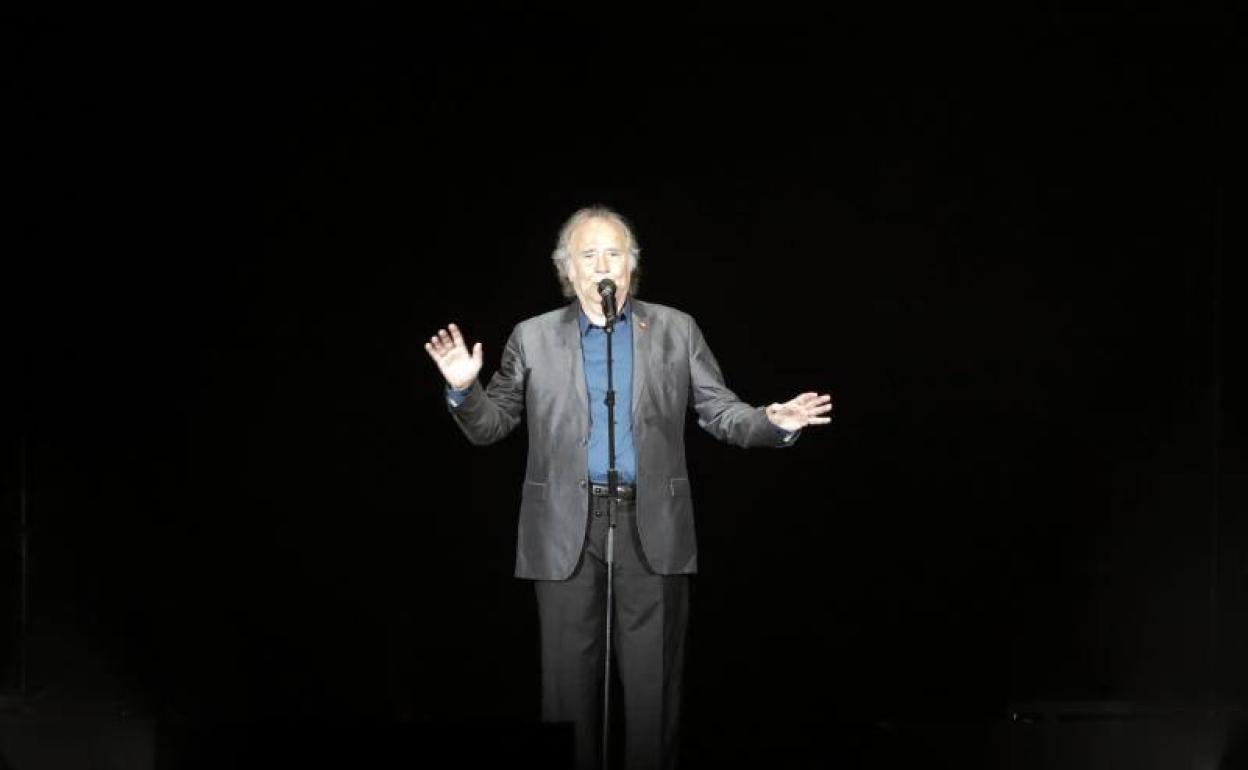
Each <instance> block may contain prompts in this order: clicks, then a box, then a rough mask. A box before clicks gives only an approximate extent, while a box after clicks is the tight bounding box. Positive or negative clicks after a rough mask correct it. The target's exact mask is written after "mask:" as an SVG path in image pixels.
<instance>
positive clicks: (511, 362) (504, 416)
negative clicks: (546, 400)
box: [450, 327, 528, 445]
mask: <svg viewBox="0 0 1248 770" xmlns="http://www.w3.org/2000/svg"><path fill="white" fill-rule="evenodd" d="M527 378H528V368H527V367H526V366H525V363H524V346H523V344H522V342H521V333H520V328H519V327H516V328H515V329H513V330H512V332H511V336H510V337H509V338H508V339H507V345H506V346H505V347H504V348H503V359H502V362H501V363H500V364H499V367H498V371H496V372H494V376H493V377H491V378H490V384H489V385H488V386H486V387H485V388H482V387H481V383H480V382H474V383H473V384H472V385H471V386H470V387H469V388H468V392H467V394H466V396H465V398H464V401H463V403H462V404H460V405H459V406H457V407H455V406H453V407H451V408H450V411H451V416H452V417H453V418H454V419H455V424H457V425H458V426H459V428H460V430H462V431H463V432H464V435H465V436H467V437H468V440H469V441H470V442H472V443H473V444H477V445H482V444H493V443H494V442H496V441H499V440H501V439H503V438H505V437H506V436H507V434H509V433H511V431H512V430H513V429H514V428H515V427H516V426H517V425H518V424H520V418H521V416H522V415H523V413H524V387H525V381H526V380H527Z"/></svg>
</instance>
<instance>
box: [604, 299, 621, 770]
mask: <svg viewBox="0 0 1248 770" xmlns="http://www.w3.org/2000/svg"><path fill="white" fill-rule="evenodd" d="M602 309H603V316H604V317H605V321H606V324H605V326H604V327H603V328H604V330H605V331H606V333H607V397H606V405H607V607H606V611H607V623H606V644H605V645H604V646H605V648H606V656H605V665H604V666H603V675H602V770H608V768H609V767H610V764H611V763H610V738H611V654H612V653H611V638H612V635H613V634H612V617H613V615H614V614H615V596H614V591H615V518H616V506H617V504H618V502H619V484H620V472H619V470H618V469H617V468H616V467H615V380H614V377H615V374H614V371H613V369H614V367H615V361H614V359H613V358H612V354H611V340H612V335H613V334H614V333H615V321H616V310H615V294H614V293H607V294H604V296H603V298H602Z"/></svg>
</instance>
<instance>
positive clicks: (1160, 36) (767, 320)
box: [0, 4, 1248, 770]
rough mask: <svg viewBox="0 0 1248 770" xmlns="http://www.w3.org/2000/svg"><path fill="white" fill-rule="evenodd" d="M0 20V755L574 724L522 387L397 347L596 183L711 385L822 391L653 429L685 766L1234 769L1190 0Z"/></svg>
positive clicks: (1225, 400) (1198, 57) (769, 398)
mask: <svg viewBox="0 0 1248 770" xmlns="http://www.w3.org/2000/svg"><path fill="white" fill-rule="evenodd" d="M704 11H705V9H704ZM955 16H956V15H955ZM10 21H11V22H12V23H11V24H8V25H5V26H6V31H5V32H4V36H5V46H4V48H5V49H6V50H7V51H9V65H10V66H9V70H10V76H9V78H8V86H9V87H8V89H7V93H8V102H9V111H8V114H9V116H10V117H9V120H8V124H9V127H10V131H12V132H15V134H14V135H15V136H16V137H17V139H16V141H14V142H13V143H12V144H11V153H10V156H11V164H10V165H11V167H12V170H11V171H10V172H9V173H8V174H6V177H7V180H8V182H9V187H10V199H11V200H12V201H13V204H14V209H13V210H12V212H11V216H12V219H11V222H12V227H11V228H10V231H11V232H13V233H15V235H16V238H15V241H16V243H15V245H14V246H13V247H11V248H10V249H8V250H7V253H8V255H9V259H7V260H6V263H7V264H6V280H5V281H4V287H5V290H6V301H5V302H4V303H3V304H4V307H5V312H6V323H5V329H6V331H7V332H8V333H9V335H10V337H9V339H10V345H9V346H8V348H7V349H8V350H9V351H10V352H9V354H8V356H7V358H8V361H9V366H7V367H6V368H5V371H6V372H7V373H8V376H7V377H6V378H5V379H6V382H8V383H10V384H12V387H11V388H6V391H8V394H9V395H8V397H7V398H6V399H5V404H6V410H5V418H4V421H3V425H4V442H5V443H4V446H3V451H4V456H3V462H2V463H0V466H2V469H0V473H2V474H3V500H2V502H3V511H2V513H3V516H2V517H0V522H3V532H0V548H2V549H3V550H0V553H2V554H3V555H2V556H0V566H3V570H4V574H3V580H2V581H0V589H2V591H0V619H2V620H3V621H4V627H3V632H4V633H3V634H2V635H0V686H2V687H3V710H2V711H0V768H6V769H9V768H11V770H27V768H56V769H57V770H60V768H65V769H66V770H71V769H73V768H123V767H125V768H130V767H133V768H157V769H159V770H164V769H165V768H184V767H186V768H199V767H204V768H207V767H212V768H227V767H246V768H252V767H266V768H273V767H283V766H291V767H295V766H327V767H328V766H335V767H473V766H479V765H485V764H496V763H497V764H501V763H504V762H505V763H507V764H508V765H512V766H515V765H519V766H529V765H538V766H542V767H547V768H558V767H561V766H564V764H566V761H567V757H568V739H569V736H568V734H567V733H565V731H563V730H562V729H560V728H559V727H558V726H548V725H542V724H541V723H540V722H539V694H540V686H539V684H540V681H539V671H538V627H537V616H536V611H535V600H534V591H533V587H532V585H531V584H529V583H528V582H525V581H521V580H517V579H515V578H514V577H512V567H513V564H514V558H515V549H516V531H517V512H518V509H519V505H520V499H521V487H522V483H523V481H524V479H525V457H526V454H525V452H526V441H525V436H524V433H525V426H524V425H522V426H521V427H520V428H519V429H517V431H516V433H515V434H514V435H512V436H510V437H509V438H508V439H507V440H505V441H503V442H501V443H499V444H495V445H492V446H489V447H475V446H471V445H470V444H469V443H468V441H466V440H465V438H464V436H463V434H462V433H461V432H460V431H459V430H458V429H457V428H456V427H455V425H454V424H453V422H452V420H451V418H450V416H449V415H448V414H447V408H446V405H445V404H444V401H443V398H442V388H443V380H442V378H441V376H440V375H439V373H438V371H437V369H436V368H435V366H434V365H433V364H432V363H431V361H430V360H429V357H428V356H427V355H426V353H425V351H424V350H423V349H422V344H423V343H424V342H425V341H426V340H428V338H429V335H430V334H432V333H434V332H435V331H436V330H437V329H438V328H439V327H441V326H444V325H445V324H446V323H447V322H452V321H453V322H456V323H458V324H459V325H460V326H461V327H462V328H463V329H464V331H465V334H466V335H467V336H468V337H469V338H470V340H472V341H479V342H481V343H482V344H483V346H484V356H485V367H484V370H483V372H482V374H483V376H484V377H485V378H488V377H489V375H490V374H492V373H493V371H494V370H495V368H496V367H497V366H498V365H499V356H500V354H501V352H502V349H503V344H504V342H505V341H506V340H507V337H508V334H509V333H510V331H511V329H512V327H513V326H514V325H515V324H516V323H518V322H519V321H521V320H523V319H525V318H528V317H530V316H533V315H536V314H538V313H542V312H545V311H547V310H550V309H553V308H555V307H557V306H559V305H561V304H563V303H564V302H565V300H563V299H562V297H561V296H560V293H559V286H558V284H557V282H556V279H555V275H554V272H553V270H552V267H551V262H550V253H551V250H552V248H553V247H554V245H555V237H556V232H557V230H558V228H559V226H560V224H561V223H562V222H563V221H564V219H565V218H566V217H567V216H568V215H569V214H570V213H571V212H572V211H573V210H575V209H577V208H578V207H580V206H584V205H588V204H593V203H603V204H606V205H609V206H611V207H613V208H616V209H618V210H619V211H620V212H622V213H623V214H624V215H625V216H627V217H629V218H630V219H631V220H632V223H633V225H634V226H635V229H636V232H637V235H638V237H639V240H640V245H641V248H642V257H641V270H642V274H643V275H644V280H643V281H642V285H641V290H640V292H639V295H638V299H641V300H648V301H652V302H658V303H664V304H670V305H673V306H675V307H678V308H680V309H682V310H684V311H687V312H689V313H691V314H692V315H693V316H694V317H695V318H697V319H698V323H699V325H700V326H701V329H702V330H703V331H704V332H705V335H706V339H707V341H708V342H709V344H710V345H711V346H712V347H713V349H714V352H715V356H716V357H717V358H718V360H719V363H720V364H721V365H722V367H723V370H724V374H725V376H726V378H727V382H728V384H729V386H731V388H732V389H733V390H734V391H736V393H737V394H739V395H740V396H741V398H743V399H744V400H746V401H748V402H750V403H752V404H767V403H770V402H773V401H784V400H787V399H789V398H791V397H793V396H795V395H796V394H798V393H800V392H802V391H805V390H818V391H820V392H829V391H830V392H832V393H833V394H834V398H835V404H836V409H835V417H834V419H833V421H832V424H831V425H829V426H826V427H821V428H819V429H814V428H808V429H807V430H806V431H804V432H803V435H802V436H801V438H800V439H799V440H798V441H797V443H796V445H795V446H793V447H792V448H787V449H783V450H779V451H773V450H769V449H753V450H742V449H738V448H734V447H731V446H728V445H726V444H722V443H719V442H717V441H715V440H714V439H713V438H712V437H711V436H709V435H707V433H705V432H703V431H702V430H700V429H699V428H698V426H697V424H696V421H695V420H694V419H693V418H692V417H691V418H690V420H689V422H688V424H687V425H686V435H687V450H688V458H689V476H690V486H691V489H692V495H693V500H694V504H695V506H696V510H697V538H698V544H699V549H700V550H699V562H700V569H699V574H698V575H697V577H696V578H695V579H694V580H693V588H692V602H691V607H692V610H691V612H692V615H691V621H690V631H689V641H688V645H689V648H688V668H687V672H686V678H685V686H686V711H685V721H684V735H683V740H682V747H683V748H682V752H683V754H682V756H683V764H682V767H685V768H710V767H738V766H739V767H786V768H787V767H793V768H815V767H838V768H894V767H907V768H909V767H949V768H955V767H956V768H1007V767H1008V768H1020V769H1026V770H1030V769H1032V768H1034V769H1035V770H1049V769H1051V768H1062V770H1070V769H1072V768H1094V767H1095V768H1154V767H1157V768H1161V767H1166V768H1180V767H1181V768H1211V769H1212V768H1230V767H1244V766H1245V764H1246V762H1248V760H1245V757H1244V755H1245V754H1246V753H1248V749H1246V748H1245V746H1244V743H1243V742H1244V740H1245V737H1244V735H1245V732H1244V731H1245V727H1246V724H1245V717H1244V712H1243V708H1244V704H1245V702H1246V700H1248V697H1246V696H1248V666H1245V661H1244V656H1243V651H1244V649H1246V648H1248V612H1246V609H1245V608H1246V607H1248V572H1246V571H1245V558H1244V557H1245V553H1246V552H1248V522H1246V521H1245V517H1244V515H1243V513H1244V511H1245V508H1246V504H1248V464H1246V462H1245V460H1246V457H1248V455H1246V451H1245V444H1244V427H1245V404H1244V398H1243V394H1244V393H1245V392H1246V389H1245V381H1244V372H1243V364H1242V360H1243V356H1242V353H1241V354H1234V353H1233V351H1234V350H1237V349H1242V347H1243V340H1242V338H1241V335H1238V334H1233V333H1232V331H1231V330H1237V329H1239V328H1240V327H1241V326H1242V325H1243V320H1244V319H1243V303H1242V301H1241V297H1242V287H1243V280H1242V279H1243V267H1242V262H1243V260H1240V259H1236V258H1234V257H1233V254H1234V253H1238V252H1239V249H1236V248H1234V246H1233V242H1232V243H1231V244H1228V243H1227V240H1228V239H1227V238H1226V232H1227V229H1228V228H1227V227H1226V222H1225V220H1226V218H1227V209H1228V206H1227V205H1226V203H1225V200H1224V199H1225V197H1226V194H1227V190H1228V189H1231V187H1232V185H1231V184H1229V183H1230V182H1231V180H1229V179H1228V178H1227V177H1228V176H1229V168H1231V164H1230V163H1229V162H1228V161H1229V157H1230V146H1229V145H1230V143H1229V141H1228V139H1229V137H1231V136H1233V135H1238V134H1239V133H1242V132H1240V131H1236V130H1235V128H1236V127H1237V126H1236V123H1235V121H1234V120H1233V112H1234V111H1233V110H1231V105H1232V91H1231V89H1230V88H1228V82H1227V81H1228V80H1229V74H1228V72H1227V68H1228V60H1229V58H1230V57H1229V51H1230V49H1231V45H1232V42H1233V38H1232V35H1231V31H1230V28H1229V27H1230V25H1229V23H1228V20H1227V19H1226V18H1224V14H1223V13H1222V12H1221V11H1219V10H1216V9H1215V8H1214V7H1213V6H1208V7H1205V8H1203V9H1202V8H1200V7H1199V6H1189V7H1186V9H1185V10H1179V9H1178V6H1177V4H1175V8H1174V9H1172V10H1168V11H1167V10H1162V9H1161V8H1160V7H1154V8H1153V9H1152V10H1143V9H1138V8H1132V9H1127V8H1126V7H1125V6H1121V7H1120V6H1114V8H1113V9H1109V8H1108V6H1106V7H1105V8H1102V9H1101V10H1092V9H1091V8H1087V9H1084V10H1074V8H1073V6H1070V7H1067V6H1064V5H1061V4H1054V5H1044V6H1042V5H1040V4H1035V5H1032V6H1029V7H1028V8H1026V9H1018V10H1015V11H1010V12H1006V11H996V12H995V13H994V14H990V15H987V16H985V15H984V14H980V13H976V14H971V13H969V12H968V13H966V14H964V16H963V17H957V18H954V17H950V16H943V17H942V18H939V19H937V18H931V19H919V18H911V19H909V20H907V21H904V22H903V21H902V20H901V19H896V18H893V19H881V18H875V19H870V20H868V19H865V18H861V19H859V18H851V17H849V16H835V17H834V16H829V17H827V18H822V19H811V20H805V21H801V22H798V21H796V20H792V21H789V22H787V23H783V24H781V23H774V24H763V23H747V20H745V19H741V20H739V21H737V22H735V23H728V22H722V23H719V24H707V23H705V22H699V19H698V18H697V17H696V16H695V15H692V14H691V15H689V16H688V18H686V19H684V20H683V21H685V22H689V24H688V25H686V26H680V27H675V26H668V25H664V26H662V27H660V28H656V29H657V30H658V31H656V29H651V30H650V31H648V32H646V33H645V34H642V33H641V32H640V29H641V28H640V27H623V26H620V20H619V19H598V20H596V21H592V22H591V21H590V20H587V19H586V20H581V24H580V25H570V26H565V25H568V24H569V22H570V21H571V20H570V19H564V20H562V21H563V23H561V24H559V25H557V26H551V25H538V24H537V23H536V22H535V21H533V20H525V19H522V18H520V17H519V16H515V17H512V16H494V17H490V18H475V17H474V16H472V15H470V14H469V13H468V12H461V13H458V14H454V13H451V14H449V15H446V16H444V17H443V16H439V17H433V16H424V15H421V14H420V13H417V12H414V11H413V12H409V13H406V14H403V13H398V12H389V11H383V10H381V9H378V8H374V7H372V6H366V7H365V8H362V9H360V8H357V9H353V10H349V11H348V10H345V8H344V9H343V10H340V11H338V12H334V13H330V12H327V11H311V10H307V9H304V10H301V11H299V12H297V13H292V14H291V15H285V14H279V13H277V12H275V11H274V12H259V11H255V10H252V11H248V12H247V13H241V12H240V13H239V15H237V16H231V15H225V14H223V13H219V14H217V15H212V14H210V13H209V12H208V11H204V15H203V16H200V15H199V14H198V12H194V13H193V12H192V11H190V10H176V11H172V10H170V11H163V12H160V13H154V12H152V13H149V12H143V13H139V12H119V11H116V10H114V9H99V10H94V11H90V12H71V11H69V10H64V9H62V10H49V11H46V12H41V13H33V12H32V13H27V14H18V13H13V14H10ZM670 23H672V22H669V24H670ZM1233 240H1234V239H1232V241H1233ZM23 517H24V518H23ZM23 521H25V522H26V525H27V526H26V530H25V536H26V537H25V539H24V540H23V532H22V522H23ZM23 542H24V543H25V547H26V558H25V559H23V558H22V547H23ZM23 579H25V586H26V592H25V599H26V601H27V622H25V623H23V622H22V604H23ZM613 766H614V765H613ZM619 766H620V767H622V765H619Z"/></svg>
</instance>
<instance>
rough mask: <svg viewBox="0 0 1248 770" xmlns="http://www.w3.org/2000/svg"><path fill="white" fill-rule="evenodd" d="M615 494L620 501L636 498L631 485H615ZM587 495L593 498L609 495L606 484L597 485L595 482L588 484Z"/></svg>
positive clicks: (635, 489)
mask: <svg viewBox="0 0 1248 770" xmlns="http://www.w3.org/2000/svg"><path fill="white" fill-rule="evenodd" d="M615 492H616V495H618V496H619V499H621V500H632V499H634V498H635V497H637V488H636V487H634V486H633V485H632V484H616V485H615ZM589 493H590V494H591V495H593V496H594V497H608V496H609V495H610V494H611V492H610V490H609V489H608V487H607V485H606V484H599V483H598V482H596V481H591V482H590V483H589Z"/></svg>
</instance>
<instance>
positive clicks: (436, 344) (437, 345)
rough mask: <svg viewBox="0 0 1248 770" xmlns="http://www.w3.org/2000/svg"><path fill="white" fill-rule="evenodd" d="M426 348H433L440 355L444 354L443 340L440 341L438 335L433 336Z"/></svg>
mask: <svg viewBox="0 0 1248 770" xmlns="http://www.w3.org/2000/svg"><path fill="white" fill-rule="evenodd" d="M425 347H432V348H433V349H434V350H435V351H436V352H437V353H438V355H441V354H442V340H440V339H438V335H436V334H435V335H433V336H432V337H430V338H429V341H428V342H426V343H425Z"/></svg>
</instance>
